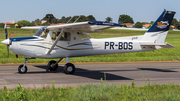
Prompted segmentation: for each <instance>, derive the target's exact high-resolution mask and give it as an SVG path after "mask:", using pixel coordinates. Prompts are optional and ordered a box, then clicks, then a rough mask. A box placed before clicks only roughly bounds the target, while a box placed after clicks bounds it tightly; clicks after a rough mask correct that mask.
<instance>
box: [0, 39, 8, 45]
mask: <svg viewBox="0 0 180 101" xmlns="http://www.w3.org/2000/svg"><path fill="white" fill-rule="evenodd" d="M1 43H3V44H5V45H9V39H6V40H4V41H1Z"/></svg>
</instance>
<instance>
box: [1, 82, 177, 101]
mask: <svg viewBox="0 0 180 101" xmlns="http://www.w3.org/2000/svg"><path fill="white" fill-rule="evenodd" d="M179 100H180V86H179V85H171V84H167V85H150V81H149V82H148V83H147V85H146V86H144V87H136V86H135V84H134V82H132V84H131V85H130V86H127V85H121V86H116V85H112V84H109V85H107V84H105V83H101V85H94V84H86V85H81V86H78V87H76V88H72V87H67V88H55V84H54V82H52V85H51V86H47V87H43V88H42V89H25V88H23V87H22V86H21V85H18V86H17V87H16V88H15V89H7V88H6V86H5V87H4V89H3V90H0V101H179Z"/></svg>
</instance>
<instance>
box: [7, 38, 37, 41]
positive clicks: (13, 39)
mask: <svg viewBox="0 0 180 101" xmlns="http://www.w3.org/2000/svg"><path fill="white" fill-rule="evenodd" d="M9 39H10V40H11V41H24V40H30V39H38V38H37V37H16V38H9Z"/></svg>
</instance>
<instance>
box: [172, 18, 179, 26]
mask: <svg viewBox="0 0 180 101" xmlns="http://www.w3.org/2000/svg"><path fill="white" fill-rule="evenodd" d="M178 23H179V22H178V21H177V19H176V18H173V20H172V22H171V25H174V26H176V25H178Z"/></svg>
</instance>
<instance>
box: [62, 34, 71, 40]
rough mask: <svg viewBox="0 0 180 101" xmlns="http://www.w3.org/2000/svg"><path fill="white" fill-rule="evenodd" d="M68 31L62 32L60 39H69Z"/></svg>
mask: <svg viewBox="0 0 180 101" xmlns="http://www.w3.org/2000/svg"><path fill="white" fill-rule="evenodd" d="M70 35H71V34H70V33H69V32H64V33H63V35H62V36H61V38H60V41H70V38H71V37H70Z"/></svg>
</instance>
